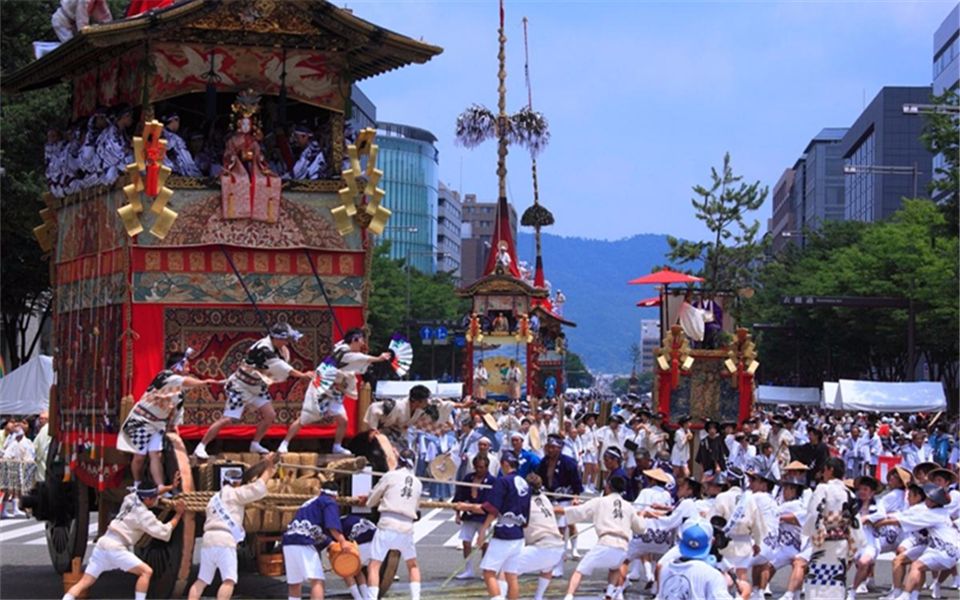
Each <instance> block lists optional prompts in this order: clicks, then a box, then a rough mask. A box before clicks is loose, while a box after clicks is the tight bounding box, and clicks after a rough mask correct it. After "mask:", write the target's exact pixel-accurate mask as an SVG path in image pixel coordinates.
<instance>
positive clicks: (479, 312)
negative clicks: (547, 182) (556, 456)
mask: <svg viewBox="0 0 960 600" xmlns="http://www.w3.org/2000/svg"><path fill="white" fill-rule="evenodd" d="M503 18H504V13H503V6H502V3H501V10H500V29H499V44H500V46H499V54H498V57H499V71H498V73H497V77H498V80H499V86H498V88H497V89H498V93H499V96H498V113H496V114H494V113H493V111H491V110H489V109H487V108H485V107H483V106H479V105H473V106H471V107H470V108H469V109H467V110H466V111H465V112H464V113H463V114H461V115H460V117H459V118H458V120H457V137H458V139H459V141H460V142H461V143H462V144H463V145H465V146H467V147H472V146H476V145H478V144H480V143H481V142H483V141H485V140H487V139H493V138H495V139H496V140H497V177H498V184H499V187H498V190H499V193H498V199H497V209H496V215H495V222H494V232H493V237H492V241H491V243H490V248H489V253H488V255H487V261H486V264H485V267H484V272H483V276H482V277H481V278H480V279H478V280H477V281H475V282H473V283H472V284H470V285H468V286H466V287H464V288H462V289H460V290H458V294H459V295H460V296H461V297H463V298H466V299H469V300H470V303H471V313H470V317H469V322H468V324H467V328H466V336H465V337H466V348H465V350H464V382H465V385H466V389H467V392H468V393H469V394H472V395H474V396H475V397H476V396H477V391H478V390H477V389H475V388H476V387H477V385H478V382H479V381H480V380H479V379H478V378H477V377H476V376H475V375H476V372H477V370H478V366H479V365H482V366H483V371H484V372H486V374H487V376H486V377H485V378H484V379H483V383H482V385H483V388H484V389H483V392H482V394H481V396H482V399H489V400H496V401H502V402H503V401H505V402H512V403H515V402H519V401H520V400H521V398H526V399H527V401H529V402H530V403H531V404H532V405H534V406H535V405H536V403H537V402H538V401H539V400H541V399H544V398H548V399H553V398H557V397H560V398H562V392H563V390H564V389H565V388H566V376H565V371H564V357H565V355H566V336H565V334H564V333H563V328H564V327H575V326H576V324H575V323H573V322H571V321H569V320H566V319H564V318H563V316H562V307H563V303H564V301H565V298H564V296H563V293H562V292H561V291H560V290H556V294H554V295H553V296H552V297H551V289H550V286H549V285H548V283H547V279H546V277H545V274H544V267H543V253H542V248H541V243H540V239H541V229H542V228H543V227H547V226H550V225H552V224H553V223H554V218H553V215H552V214H551V213H550V211H549V210H547V209H546V208H545V207H544V206H543V205H542V204H541V203H540V193H539V187H538V180H537V160H536V157H537V155H538V153H539V151H540V150H542V149H543V147H544V146H545V145H546V143H547V141H548V140H549V131H548V127H547V121H546V119H545V118H544V117H543V115H541V114H540V113H538V112H536V111H534V110H533V95H532V92H531V91H530V88H529V83H530V82H529V77H528V78H527V86H528V88H527V105H526V106H525V107H524V108H523V109H521V110H520V111H518V112H517V113H515V114H513V115H508V114H507V108H506V107H507V100H506V94H507V88H506V77H507V74H506V67H505V61H506V41H507V39H506V35H505V34H504V27H503ZM523 24H524V48H525V49H526V46H527V40H526V34H527V20H526V18H524V21H523ZM525 70H526V72H527V73H528V74H529V59H527V65H526V67H525ZM511 144H516V145H520V146H522V147H524V148H526V149H527V150H529V151H530V153H531V159H532V177H533V204H532V205H531V206H530V207H529V208H527V209H526V210H525V211H524V213H523V216H522V217H521V224H522V225H524V226H528V227H533V228H534V232H535V240H536V263H535V266H534V272H533V274H532V276H531V274H530V273H529V270H528V269H526V268H525V266H524V265H523V264H522V263H521V262H520V260H519V258H518V255H517V248H516V242H515V240H514V239H513V233H512V230H511V227H510V211H509V207H508V205H507V183H506V178H507V154H508V147H509V145H511ZM561 418H562V417H561Z"/></svg>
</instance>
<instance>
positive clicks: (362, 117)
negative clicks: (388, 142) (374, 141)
mask: <svg viewBox="0 0 960 600" xmlns="http://www.w3.org/2000/svg"><path fill="white" fill-rule="evenodd" d="M348 122H349V124H350V127H351V128H352V129H353V130H354V131H360V130H361V129H366V128H368V127H373V128H374V129H376V127H377V107H376V105H374V103H373V101H372V100H370V98H368V97H367V95H366V94H364V93H363V91H362V90H361V89H360V88H359V87H357V84H353V85H352V86H350V118H349V120H348Z"/></svg>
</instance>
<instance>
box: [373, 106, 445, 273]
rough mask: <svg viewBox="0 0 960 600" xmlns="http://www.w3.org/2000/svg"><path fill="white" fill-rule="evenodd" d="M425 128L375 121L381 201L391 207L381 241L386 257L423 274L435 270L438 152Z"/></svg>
mask: <svg viewBox="0 0 960 600" xmlns="http://www.w3.org/2000/svg"><path fill="white" fill-rule="evenodd" d="M436 141H437V138H436V136H434V135H433V134H432V133H430V132H429V131H427V130H425V129H420V128H418V127H411V126H409V125H400V124H397V123H385V122H382V121H381V122H379V123H378V124H377V144H378V145H379V146H380V152H379V154H378V157H377V166H378V167H379V168H380V169H381V170H383V178H382V179H381V180H380V182H381V186H382V187H383V189H384V191H385V192H386V193H387V195H386V198H385V200H384V203H385V205H386V206H387V207H388V208H389V209H390V210H391V211H393V215H392V216H391V217H390V221H389V222H388V224H387V227H386V229H385V230H384V232H383V235H382V236H381V238H380V239H381V240H383V241H389V242H390V257H391V258H394V259H400V260H403V261H405V264H409V265H410V266H412V267H413V268H414V269H417V270H418V271H421V272H422V273H433V272H434V271H435V269H436V250H435V248H434V245H435V243H436V242H435V240H436V239H437V206H438V187H439V175H438V169H439V152H438V151H437V147H436V146H435V145H434V144H435V143H436Z"/></svg>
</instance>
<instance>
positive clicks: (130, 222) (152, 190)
mask: <svg viewBox="0 0 960 600" xmlns="http://www.w3.org/2000/svg"><path fill="white" fill-rule="evenodd" d="M162 133H163V124H162V123H160V121H157V120H156V119H154V120H152V121H147V122H146V123H144V125H143V135H142V136H137V137H134V138H133V157H134V162H133V163H131V164H129V165H127V175H128V176H129V178H130V183H129V184H127V185H125V186H123V194H124V195H125V196H126V197H127V204H125V205H123V206H121V207H120V208H118V209H117V213H118V214H119V215H120V220H121V221H123V227H124V229H125V230H126V231H127V235H129V236H130V237H136V236H138V235H140V234H141V233H143V225H142V224H141V223H140V214H141V213H143V202H142V201H141V200H140V194H141V193H143V194H146V196H147V197H148V198H152V199H153V201H152V202H151V204H150V212H152V213H153V214H154V215H156V219H155V220H154V223H153V227H151V228H150V233H151V234H152V235H154V236H155V237H157V238H159V239H161V240H162V239H163V238H165V237H167V234H168V233H170V228H171V227H172V226H173V222H174V221H176V220H177V213H176V212H175V211H174V210H173V209H171V208H170V207H168V206H167V203H168V202H169V201H170V198H172V197H173V190H171V189H170V188H168V187H166V185H165V183H166V182H167V178H168V177H170V174H171V173H172V171H171V169H170V167H166V166H164V164H163V159H164V158H165V157H166V155H167V140H164V139H161V138H160V135H161V134H162Z"/></svg>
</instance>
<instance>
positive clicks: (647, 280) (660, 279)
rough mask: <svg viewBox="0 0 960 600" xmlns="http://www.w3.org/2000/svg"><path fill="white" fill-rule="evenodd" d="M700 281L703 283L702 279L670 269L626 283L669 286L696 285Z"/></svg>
mask: <svg viewBox="0 0 960 600" xmlns="http://www.w3.org/2000/svg"><path fill="white" fill-rule="evenodd" d="M700 281H703V278H702V277H694V276H693V275H687V274H686V273H678V272H677V271H671V270H670V269H660V270H659V271H655V272H653V273H650V274H649V275H644V276H642V277H637V278H636V279H631V280H630V281H628V282H627V283H628V284H630V285H644V284H649V285H670V284H671V283H698V282H700Z"/></svg>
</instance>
